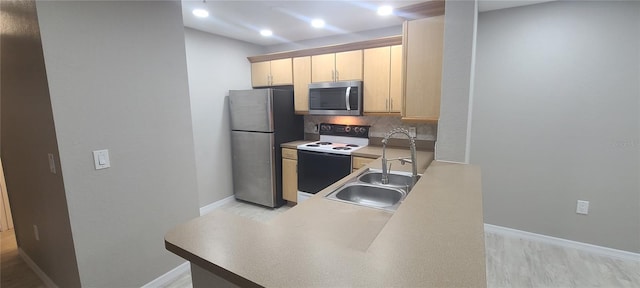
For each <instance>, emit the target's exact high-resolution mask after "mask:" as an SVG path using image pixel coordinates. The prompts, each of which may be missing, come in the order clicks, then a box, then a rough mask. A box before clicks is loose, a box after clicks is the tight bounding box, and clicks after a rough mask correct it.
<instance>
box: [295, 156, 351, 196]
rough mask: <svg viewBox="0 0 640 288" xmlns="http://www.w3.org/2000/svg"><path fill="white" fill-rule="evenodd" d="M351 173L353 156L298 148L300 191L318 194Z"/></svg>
mask: <svg viewBox="0 0 640 288" xmlns="http://www.w3.org/2000/svg"><path fill="white" fill-rule="evenodd" d="M349 174H351V156H349V155H339V154H332V153H323V152H311V151H304V150H298V191H300V192H306V193H310V194H316V193H318V192H319V191H320V190H322V189H324V188H327V186H329V185H331V184H333V183H335V182H337V181H338V180H340V179H342V178H344V177H345V176H347V175H349Z"/></svg>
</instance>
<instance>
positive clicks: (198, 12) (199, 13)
mask: <svg viewBox="0 0 640 288" xmlns="http://www.w3.org/2000/svg"><path fill="white" fill-rule="evenodd" d="M191 12H192V13H193V15H195V16H196V17H200V18H205V17H209V11H207V10H204V9H199V8H198V9H193V11H191Z"/></svg>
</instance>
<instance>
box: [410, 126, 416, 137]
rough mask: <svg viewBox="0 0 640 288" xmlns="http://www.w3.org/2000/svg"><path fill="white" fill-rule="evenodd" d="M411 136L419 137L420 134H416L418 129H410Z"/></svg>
mask: <svg viewBox="0 0 640 288" xmlns="http://www.w3.org/2000/svg"><path fill="white" fill-rule="evenodd" d="M409 135H411V137H416V136H418V133H417V132H416V127H409Z"/></svg>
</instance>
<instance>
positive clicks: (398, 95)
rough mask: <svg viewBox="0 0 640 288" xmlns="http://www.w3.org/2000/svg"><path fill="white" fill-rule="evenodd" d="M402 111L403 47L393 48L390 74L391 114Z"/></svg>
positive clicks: (396, 46)
mask: <svg viewBox="0 0 640 288" xmlns="http://www.w3.org/2000/svg"><path fill="white" fill-rule="evenodd" d="M401 110H402V45H395V46H391V69H390V72H389V112H397V113H400V111H401Z"/></svg>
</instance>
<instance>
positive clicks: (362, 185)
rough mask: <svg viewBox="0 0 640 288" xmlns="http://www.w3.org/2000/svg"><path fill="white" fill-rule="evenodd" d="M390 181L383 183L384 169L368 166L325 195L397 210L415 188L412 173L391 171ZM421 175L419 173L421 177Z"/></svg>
mask: <svg viewBox="0 0 640 288" xmlns="http://www.w3.org/2000/svg"><path fill="white" fill-rule="evenodd" d="M388 176H389V183H388V184H382V171H381V170H377V169H371V168H368V169H367V170H365V171H364V172H362V173H360V174H359V175H358V176H356V177H354V178H352V179H350V180H349V181H347V183H345V184H344V185H342V186H340V187H339V188H338V189H336V190H335V191H333V192H331V193H329V194H328V195H327V196H325V197H326V198H327V199H331V200H335V201H340V202H345V203H350V204H355V205H360V206H366V207H371V208H377V209H383V210H387V211H395V210H397V209H398V206H400V203H401V201H402V200H404V198H406V197H407V194H409V192H410V191H411V188H413V185H412V184H413V183H412V179H411V173H407V172H401V171H389V173H388ZM420 176H421V175H418V179H420Z"/></svg>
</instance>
